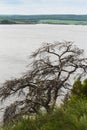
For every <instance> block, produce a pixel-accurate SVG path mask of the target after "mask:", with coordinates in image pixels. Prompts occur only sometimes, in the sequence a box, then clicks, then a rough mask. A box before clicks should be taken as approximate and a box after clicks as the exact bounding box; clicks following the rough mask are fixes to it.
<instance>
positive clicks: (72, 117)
mask: <svg viewBox="0 0 87 130" xmlns="http://www.w3.org/2000/svg"><path fill="white" fill-rule="evenodd" d="M4 130H87V101H86V100H85V99H78V100H76V101H75V100H72V101H69V102H68V104H67V105H66V106H61V107H60V108H57V109H55V110H54V111H53V112H51V113H49V114H43V115H42V114H39V115H38V116H37V117H36V118H35V119H32V118H31V119H29V118H28V119H25V118H21V119H20V120H19V122H17V123H14V125H12V126H10V127H7V126H6V127H4Z"/></svg>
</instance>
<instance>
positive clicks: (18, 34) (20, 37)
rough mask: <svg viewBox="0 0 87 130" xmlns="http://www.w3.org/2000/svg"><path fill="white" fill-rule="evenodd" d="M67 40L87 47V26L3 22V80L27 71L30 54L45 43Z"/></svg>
mask: <svg viewBox="0 0 87 130" xmlns="http://www.w3.org/2000/svg"><path fill="white" fill-rule="evenodd" d="M64 40H65V41H74V42H75V44H76V45H77V46H79V47H80V48H83V49H85V51H87V26H79V25H47V24H38V25H0V82H4V81H5V80H8V79H9V78H14V77H17V76H19V75H20V74H22V72H25V69H26V66H27V64H28V63H29V55H30V54H31V52H33V51H34V50H35V49H36V48H38V47H39V46H40V45H41V44H42V43H45V42H54V41H64Z"/></svg>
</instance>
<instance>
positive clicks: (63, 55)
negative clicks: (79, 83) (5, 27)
mask: <svg viewBox="0 0 87 130" xmlns="http://www.w3.org/2000/svg"><path fill="white" fill-rule="evenodd" d="M83 53H84V51H83V50H82V49H79V48H78V47H76V46H74V45H73V42H56V43H54V44H51V43H45V44H44V45H42V46H41V47H40V48H39V49H38V50H36V51H35V52H33V54H32V55H31V56H30V60H31V64H30V65H29V71H28V72H26V74H25V75H23V76H22V77H21V78H19V79H14V80H8V81H6V82H5V83H4V84H3V86H2V87H1V88H0V98H1V100H6V99H7V98H8V97H9V96H10V97H11V96H14V95H15V94H16V96H17V97H19V99H20V100H19V101H17V102H16V104H15V103H14V104H15V105H16V106H15V108H16V109H14V110H13V113H15V115H17V114H26V113H27V114H28V113H38V112H39V110H40V108H41V107H44V108H45V109H46V110H47V112H49V111H51V110H53V109H54V106H55V104H56V101H57V99H58V97H59V96H60V93H61V92H62V91H63V89H66V91H67V89H69V88H70V81H71V80H72V78H73V77H74V76H77V75H78V77H80V78H81V76H85V74H86V73H87V58H84V56H83ZM22 95H23V99H21V98H20V97H21V96H22ZM18 108H19V109H18ZM9 109H11V106H10V107H9ZM16 111H17V114H16ZM6 113H7V110H6V111H5V114H4V119H5V120H8V116H6Z"/></svg>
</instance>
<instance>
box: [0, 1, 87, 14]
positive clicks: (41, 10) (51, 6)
mask: <svg viewBox="0 0 87 130" xmlns="http://www.w3.org/2000/svg"><path fill="white" fill-rule="evenodd" d="M0 14H26V15H30V14H87V0H0Z"/></svg>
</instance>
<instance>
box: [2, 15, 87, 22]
mask: <svg viewBox="0 0 87 130" xmlns="http://www.w3.org/2000/svg"><path fill="white" fill-rule="evenodd" d="M0 23H1V24H14V23H15V24H38V23H49V24H87V15H0Z"/></svg>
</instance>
